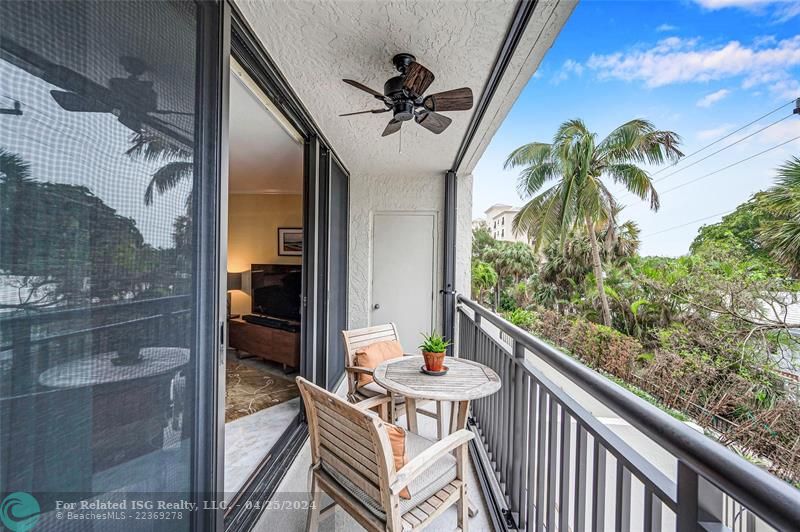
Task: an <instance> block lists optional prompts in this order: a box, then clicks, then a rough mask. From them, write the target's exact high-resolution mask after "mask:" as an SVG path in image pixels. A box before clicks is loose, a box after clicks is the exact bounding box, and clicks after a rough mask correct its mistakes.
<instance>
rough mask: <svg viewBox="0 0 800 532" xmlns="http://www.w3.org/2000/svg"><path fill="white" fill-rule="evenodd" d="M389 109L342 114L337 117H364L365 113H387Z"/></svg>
mask: <svg viewBox="0 0 800 532" xmlns="http://www.w3.org/2000/svg"><path fill="white" fill-rule="evenodd" d="M389 111H391V109H373V110H371V111H356V112H355V113H344V114H341V115H339V116H353V115H364V114H367V113H372V114H378V113H388V112H389Z"/></svg>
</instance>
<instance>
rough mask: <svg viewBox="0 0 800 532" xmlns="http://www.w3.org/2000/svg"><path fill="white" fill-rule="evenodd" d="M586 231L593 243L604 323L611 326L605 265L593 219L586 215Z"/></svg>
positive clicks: (595, 273) (593, 256)
mask: <svg viewBox="0 0 800 532" xmlns="http://www.w3.org/2000/svg"><path fill="white" fill-rule="evenodd" d="M586 231H587V232H588V233H589V242H590V243H591V244H592V268H593V269H594V278H595V281H596V282H597V291H598V292H599V293H600V306H602V307H603V325H606V326H607V327H611V308H610V307H609V306H608V297H606V290H605V286H604V284H603V265H602V264H601V263H600V250H599V246H598V244H597V235H596V234H595V232H594V224H593V223H592V220H591V219H590V218H589V217H588V216H587V217H586Z"/></svg>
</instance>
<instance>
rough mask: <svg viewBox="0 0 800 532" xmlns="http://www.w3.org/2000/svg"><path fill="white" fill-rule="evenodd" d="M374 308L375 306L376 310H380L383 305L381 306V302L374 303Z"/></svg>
mask: <svg viewBox="0 0 800 532" xmlns="http://www.w3.org/2000/svg"><path fill="white" fill-rule="evenodd" d="M372 308H374V309H375V310H378V309H379V308H381V306H380V304H379V303H375V304H374V305H372Z"/></svg>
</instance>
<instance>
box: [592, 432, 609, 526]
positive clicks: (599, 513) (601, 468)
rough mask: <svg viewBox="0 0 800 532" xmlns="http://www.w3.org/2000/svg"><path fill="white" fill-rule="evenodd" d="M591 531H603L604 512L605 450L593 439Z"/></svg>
mask: <svg viewBox="0 0 800 532" xmlns="http://www.w3.org/2000/svg"><path fill="white" fill-rule="evenodd" d="M592 492H593V493H592V495H593V496H592V530H603V529H604V527H605V511H606V450H605V449H604V448H603V445H602V444H601V443H600V441H599V440H598V439H597V438H594V455H593V457H592Z"/></svg>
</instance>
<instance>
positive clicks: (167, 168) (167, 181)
mask: <svg viewBox="0 0 800 532" xmlns="http://www.w3.org/2000/svg"><path fill="white" fill-rule="evenodd" d="M193 171H194V165H193V164H192V163H190V162H180V161H175V162H171V163H167V164H165V165H164V166H162V167H161V168H159V169H158V170H156V172H155V173H154V174H153V176H152V177H151V178H150V183H149V184H148V185H147V190H145V192H144V204H145V205H150V204H151V203H153V192H154V191H155V192H158V193H159V194H163V193H165V192H167V191H168V190H170V189H172V188H175V187H176V186H177V185H178V183H180V182H181V181H183V180H184V179H191V177H192V173H193Z"/></svg>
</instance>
